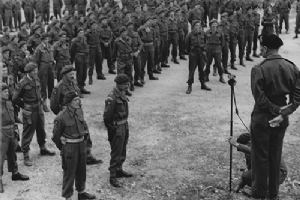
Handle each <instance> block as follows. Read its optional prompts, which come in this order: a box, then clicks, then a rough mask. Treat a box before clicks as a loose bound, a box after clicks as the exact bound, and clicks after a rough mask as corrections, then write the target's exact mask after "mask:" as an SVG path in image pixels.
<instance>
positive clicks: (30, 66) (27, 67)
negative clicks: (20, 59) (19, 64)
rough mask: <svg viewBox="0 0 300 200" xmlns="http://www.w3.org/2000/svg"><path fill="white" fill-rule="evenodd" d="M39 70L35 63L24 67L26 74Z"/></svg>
mask: <svg viewBox="0 0 300 200" xmlns="http://www.w3.org/2000/svg"><path fill="white" fill-rule="evenodd" d="M35 68H37V65H36V64H35V63H34V62H29V63H28V64H27V65H26V66H25V67H24V72H31V71H32V70H34V69H35Z"/></svg>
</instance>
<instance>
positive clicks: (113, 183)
mask: <svg viewBox="0 0 300 200" xmlns="http://www.w3.org/2000/svg"><path fill="white" fill-rule="evenodd" d="M109 183H110V184H111V186H113V187H116V188H120V187H121V185H120V183H119V181H118V180H117V178H112V177H111V178H110V179H109Z"/></svg>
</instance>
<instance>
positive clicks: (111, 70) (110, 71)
mask: <svg viewBox="0 0 300 200" xmlns="http://www.w3.org/2000/svg"><path fill="white" fill-rule="evenodd" d="M108 73H109V74H117V73H116V72H115V70H113V69H110V70H109V71H108Z"/></svg>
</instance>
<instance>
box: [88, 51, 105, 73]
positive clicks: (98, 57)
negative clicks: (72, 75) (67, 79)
mask: <svg viewBox="0 0 300 200" xmlns="http://www.w3.org/2000/svg"><path fill="white" fill-rule="evenodd" d="M95 66H96V73H97V75H98V76H99V75H102V74H103V73H102V52H101V48H100V46H99V47H90V51H89V76H93V73H94V67H95Z"/></svg>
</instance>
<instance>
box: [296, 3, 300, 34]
mask: <svg viewBox="0 0 300 200" xmlns="http://www.w3.org/2000/svg"><path fill="white" fill-rule="evenodd" d="M296 12H297V16H296V27H295V34H296V35H295V38H298V33H300V1H299V0H298V2H297V5H296Z"/></svg>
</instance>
